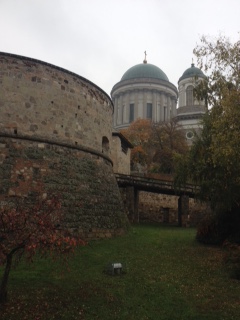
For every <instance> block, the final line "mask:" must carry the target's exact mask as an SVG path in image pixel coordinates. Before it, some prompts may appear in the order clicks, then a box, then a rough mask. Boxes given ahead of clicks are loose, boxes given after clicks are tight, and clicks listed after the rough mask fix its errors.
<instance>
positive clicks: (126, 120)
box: [123, 91, 129, 123]
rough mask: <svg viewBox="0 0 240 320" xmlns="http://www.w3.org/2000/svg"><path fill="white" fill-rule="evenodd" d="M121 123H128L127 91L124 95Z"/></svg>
mask: <svg viewBox="0 0 240 320" xmlns="http://www.w3.org/2000/svg"><path fill="white" fill-rule="evenodd" d="M123 123H129V91H127V92H126V93H125V108H124V115H123Z"/></svg>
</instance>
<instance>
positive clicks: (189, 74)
mask: <svg viewBox="0 0 240 320" xmlns="http://www.w3.org/2000/svg"><path fill="white" fill-rule="evenodd" d="M194 77H200V78H205V75H204V73H203V72H202V70H200V69H199V68H197V67H195V66H194V64H193V63H192V64H191V68H188V69H187V70H185V71H184V72H183V75H182V76H181V78H180V79H179V80H178V82H179V81H181V80H184V79H187V78H194Z"/></svg>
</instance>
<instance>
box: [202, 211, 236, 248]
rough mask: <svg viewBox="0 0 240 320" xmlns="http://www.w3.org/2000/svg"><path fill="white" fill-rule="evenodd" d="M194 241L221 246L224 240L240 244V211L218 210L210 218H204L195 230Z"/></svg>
mask: <svg viewBox="0 0 240 320" xmlns="http://www.w3.org/2000/svg"><path fill="white" fill-rule="evenodd" d="M196 239H197V240H198V241H199V242H202V243H205V244H216V245H219V244H222V243H223V242H224V241H225V240H227V239H228V240H230V241H231V242H235V243H240V210H239V207H237V208H234V209H232V210H231V211H227V212H226V211H225V212H221V211H220V210H219V211H218V212H217V213H216V214H215V215H212V216H208V217H206V218H204V219H203V220H202V221H201V222H200V224H199V225H198V228H197V235H196Z"/></svg>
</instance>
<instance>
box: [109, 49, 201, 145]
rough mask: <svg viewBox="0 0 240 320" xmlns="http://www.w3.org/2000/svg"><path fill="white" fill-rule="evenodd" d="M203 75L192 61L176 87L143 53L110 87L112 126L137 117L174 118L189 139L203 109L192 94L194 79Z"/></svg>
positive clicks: (199, 78) (158, 119)
mask: <svg viewBox="0 0 240 320" xmlns="http://www.w3.org/2000/svg"><path fill="white" fill-rule="evenodd" d="M204 78H205V75H204V73H203V72H202V71H201V70H200V69H199V68H197V67H195V66H194V64H193V63H192V64H191V67H190V68H188V69H186V70H185V71H184V72H183V74H182V75H181V77H180V78H179V81H178V88H177V87H176V86H175V85H174V84H173V83H171V82H170V81H169V79H168V77H167V75H166V74H165V73H164V72H163V71H162V70H161V69H160V68H159V67H157V66H155V65H153V64H150V63H148V62H147V59H146V53H145V59H144V60H143V63H141V64H137V65H135V66H133V67H131V68H130V69H128V70H127V71H126V72H125V73H124V74H123V76H122V78H121V80H120V81H119V82H118V83H116V84H115V85H114V87H113V88H112V91H111V97H112V100H113V103H114V107H115V108H114V116H113V127H114V129H115V130H117V131H120V130H121V129H125V128H127V127H128V126H129V125H130V124H131V122H133V121H135V120H136V119H138V118H141V119H151V120H152V121H153V122H164V121H170V120H171V119H176V121H177V122H178V123H179V124H180V125H182V127H183V129H184V130H185V132H186V139H187V140H188V142H189V143H190V142H191V139H192V138H193V131H194V130H198V129H199V121H200V119H201V117H202V115H203V114H204V113H205V112H206V110H207V107H206V105H205V101H203V100H202V101H198V100H197V99H196V98H195V97H194V94H193V89H194V85H195V84H196V81H201V80H203V79H204Z"/></svg>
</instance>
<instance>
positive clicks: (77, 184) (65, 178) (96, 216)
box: [0, 138, 128, 238]
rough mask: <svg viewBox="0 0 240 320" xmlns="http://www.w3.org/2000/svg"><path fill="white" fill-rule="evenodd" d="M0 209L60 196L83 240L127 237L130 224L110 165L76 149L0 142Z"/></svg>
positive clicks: (70, 224) (72, 226)
mask: <svg viewBox="0 0 240 320" xmlns="http://www.w3.org/2000/svg"><path fill="white" fill-rule="evenodd" d="M0 159H1V161H0V177H1V179H0V204H1V206H4V205H6V204H7V203H8V202H11V201H14V199H15V198H16V197H21V198H28V199H29V198H32V199H33V201H35V200H36V198H39V197H40V199H44V198H46V197H48V196H51V195H57V196H58V197H59V200H60V201H61V202H62V208H63V210H64V212H65V213H66V214H65V224H66V226H67V227H68V228H69V229H71V230H72V231H73V232H75V233H78V234H80V235H82V237H84V238H99V237H111V236H113V235H117V234H121V233H123V232H124V231H125V230H126V228H127V226H128V221H127V218H126V215H125V214H124V209H123V205H122V201H121V198H120V193H119V189H118V188H117V187H115V185H116V179H115V176H114V174H113V172H112V166H111V163H110V162H109V161H106V160H104V159H103V158H101V157H98V156H96V155H92V154H90V153H86V152H83V151H81V150H78V149H73V148H68V147H62V146H57V145H50V144H47V143H38V142H34V141H24V140H21V139H9V138H0Z"/></svg>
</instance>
